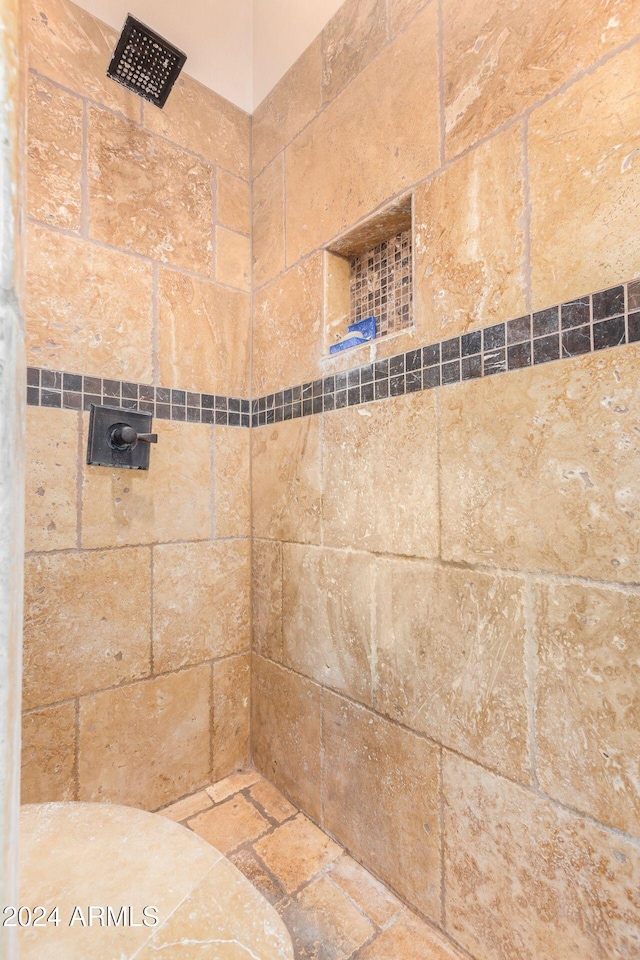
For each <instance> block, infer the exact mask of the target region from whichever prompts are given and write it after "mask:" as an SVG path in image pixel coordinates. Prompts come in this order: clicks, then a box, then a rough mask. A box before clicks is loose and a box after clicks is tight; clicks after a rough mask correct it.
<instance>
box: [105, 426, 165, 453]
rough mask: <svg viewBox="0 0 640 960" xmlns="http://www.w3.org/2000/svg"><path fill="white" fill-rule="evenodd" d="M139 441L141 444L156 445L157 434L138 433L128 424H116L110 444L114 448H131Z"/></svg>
mask: <svg viewBox="0 0 640 960" xmlns="http://www.w3.org/2000/svg"><path fill="white" fill-rule="evenodd" d="M138 440H141V441H142V442H143V443H157V442H158V434H157V433H138V432H137V430H134V429H133V427H130V426H129V424H128V423H118V424H116V426H115V427H114V429H113V433H112V434H111V442H112V443H113V445H114V446H115V447H120V448H123V447H132V446H133V445H134V443H136V442H137V441H138Z"/></svg>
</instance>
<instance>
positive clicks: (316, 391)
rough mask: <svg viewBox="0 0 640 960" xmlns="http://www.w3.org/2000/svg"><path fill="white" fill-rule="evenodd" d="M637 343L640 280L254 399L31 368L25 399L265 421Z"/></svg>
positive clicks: (243, 423)
mask: <svg viewBox="0 0 640 960" xmlns="http://www.w3.org/2000/svg"><path fill="white" fill-rule="evenodd" d="M633 343H640V280H634V281H632V282H631V283H628V284H619V285H618V286H615V287H610V288H609V289H607V290H600V291H598V292H597V293H593V294H589V295H588V296H584V297H578V298H576V299H575V300H570V301H568V302H567V303H561V304H558V305H556V306H555V307H549V308H548V309H546V310H540V311H537V312H536V313H533V314H526V315H524V316H522V317H517V318H515V319H514V320H507V321H506V322H504V323H495V324H492V325H491V326H488V327H484V328H482V329H480V330H473V331H471V332H469V333H465V334H463V335H462V336H459V337H451V338H449V339H448V340H442V341H439V342H438V343H431V344H428V345H427V346H424V347H416V348H415V349H412V350H408V351H407V352H406V353H400V354H397V355H396V356H395V357H391V358H390V359H388V360H377V361H374V362H373V363H368V364H364V365H363V366H360V367H354V368H353V369H351V370H345V371H344V372H342V373H336V374H333V375H331V376H329V377H323V378H320V379H318V380H313V381H310V382H307V383H302V384H299V385H298V386H295V387H289V388H288V389H286V390H280V391H278V392H277V393H270V394H268V395H265V396H263V397H259V398H257V399H255V400H253V401H249V400H246V399H241V398H239V397H224V396H216V395H214V394H210V393H193V392H190V391H187V390H175V389H172V388H170V387H153V386H149V385H148V384H143V383H129V382H127V381H121V380H109V379H105V378H100V377H85V376H81V375H80V374H73V373H63V372H60V371H56V370H45V369H41V368H39V367H29V368H28V370H27V403H28V404H29V405H31V406H43V407H57V408H59V409H64V410H87V409H88V408H89V405H90V404H91V403H96V404H99V403H102V404H110V405H112V406H122V407H130V408H132V409H137V410H143V411H145V412H147V413H150V414H152V416H154V417H158V418H159V419H163V420H181V421H186V422H189V423H207V424H212V425H219V426H230V427H249V426H254V427H258V426H262V425H264V424H270V423H279V422H281V421H283V420H294V419H297V418H298V417H308V416H311V415H313V414H317V413H324V412H328V411H330V410H339V409H341V408H343V407H353V406H357V405H359V404H362V403H371V402H372V401H374V400H383V399H385V398H386V397H398V396H402V395H403V394H405V393H415V392H416V391H419V390H430V389H432V388H433V387H440V386H446V385H447V384H451V383H459V382H461V381H464V380H474V379H476V378H479V377H490V376H495V375H496V374H500V373H506V372H508V371H513V370H520V369H522V368H525V367H531V366H537V365H539V364H542V363H549V362H550V361H552V360H564V359H569V358H570V357H576V356H580V355H581V354H584V353H591V352H595V351H598V350H607V349H609V348H610V347H619V346H622V345H623V344H633Z"/></svg>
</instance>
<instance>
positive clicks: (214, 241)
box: [211, 167, 218, 280]
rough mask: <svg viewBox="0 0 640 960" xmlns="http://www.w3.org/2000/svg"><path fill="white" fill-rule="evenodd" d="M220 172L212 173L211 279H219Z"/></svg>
mask: <svg viewBox="0 0 640 960" xmlns="http://www.w3.org/2000/svg"><path fill="white" fill-rule="evenodd" d="M217 222H218V172H217V169H216V167H214V168H213V169H212V171H211V277H212V278H213V279H214V280H217V279H218V233H217V227H216V224H217Z"/></svg>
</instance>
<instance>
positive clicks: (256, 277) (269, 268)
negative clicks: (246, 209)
mask: <svg viewBox="0 0 640 960" xmlns="http://www.w3.org/2000/svg"><path fill="white" fill-rule="evenodd" d="M284 267H285V261H284V154H280V155H279V156H278V157H276V159H275V160H274V161H273V163H270V164H269V166H268V167H267V168H266V169H265V170H263V171H262V173H261V174H260V176H258V177H256V179H255V180H254V181H253V283H254V286H255V287H261V286H262V285H263V284H264V283H266V282H267V281H268V280H271V279H272V278H273V277H275V276H276V274H278V273H281V272H282V271H283V270H284Z"/></svg>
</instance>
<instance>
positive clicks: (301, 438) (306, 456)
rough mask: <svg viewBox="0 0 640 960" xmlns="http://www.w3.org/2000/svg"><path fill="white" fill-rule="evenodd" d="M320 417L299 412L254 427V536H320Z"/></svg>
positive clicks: (310, 539)
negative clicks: (259, 428) (280, 421)
mask: <svg viewBox="0 0 640 960" xmlns="http://www.w3.org/2000/svg"><path fill="white" fill-rule="evenodd" d="M320 419H321V418H320V417H304V418H302V417H300V418H299V419H297V420H288V421H286V422H282V423H278V424H274V425H272V426H269V427H266V428H264V429H262V430H254V431H253V436H252V478H253V479H252V491H253V492H252V497H253V535H254V537H262V538H264V539H268V540H294V541H298V542H304V543H317V542H318V541H319V540H320V513H321V496H322V495H321V489H320V488H321V477H320V470H321V460H320V431H321V423H320Z"/></svg>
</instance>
